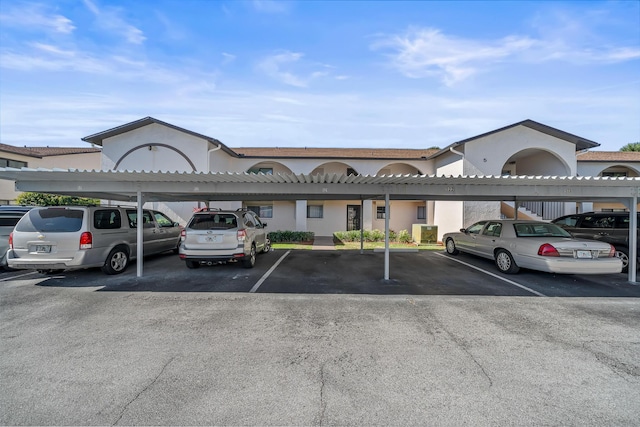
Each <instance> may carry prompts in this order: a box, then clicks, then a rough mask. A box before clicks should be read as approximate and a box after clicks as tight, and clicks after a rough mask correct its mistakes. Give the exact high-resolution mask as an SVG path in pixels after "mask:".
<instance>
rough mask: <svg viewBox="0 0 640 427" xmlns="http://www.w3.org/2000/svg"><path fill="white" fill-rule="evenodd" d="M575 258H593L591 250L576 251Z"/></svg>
mask: <svg viewBox="0 0 640 427" xmlns="http://www.w3.org/2000/svg"><path fill="white" fill-rule="evenodd" d="M576 258H593V256H592V255H591V251H576Z"/></svg>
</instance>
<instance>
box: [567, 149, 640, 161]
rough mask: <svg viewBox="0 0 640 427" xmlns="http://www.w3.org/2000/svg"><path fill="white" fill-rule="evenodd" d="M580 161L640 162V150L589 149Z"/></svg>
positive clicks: (579, 156) (579, 158)
mask: <svg viewBox="0 0 640 427" xmlns="http://www.w3.org/2000/svg"><path fill="white" fill-rule="evenodd" d="M578 161H579V162H640V151H587V152H586V153H584V154H579V155H578Z"/></svg>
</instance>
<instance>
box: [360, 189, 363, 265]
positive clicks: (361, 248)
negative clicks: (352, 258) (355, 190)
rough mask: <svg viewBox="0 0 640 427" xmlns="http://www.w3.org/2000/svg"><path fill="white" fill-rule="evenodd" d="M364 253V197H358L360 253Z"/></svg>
mask: <svg viewBox="0 0 640 427" xmlns="http://www.w3.org/2000/svg"><path fill="white" fill-rule="evenodd" d="M362 254H364V199H360V255H362Z"/></svg>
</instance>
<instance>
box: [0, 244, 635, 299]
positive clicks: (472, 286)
mask: <svg viewBox="0 0 640 427" xmlns="http://www.w3.org/2000/svg"><path fill="white" fill-rule="evenodd" d="M390 263H391V264H390V280H389V281H385V280H383V277H384V254H383V253H380V252H374V251H365V252H364V254H360V252H359V251H332V250H320V251H304V250H297V251H296V250H293V251H283V250H277V251H272V252H269V253H267V254H262V255H259V256H258V261H257V262H256V266H255V268H253V269H244V268H242V267H241V266H240V263H235V264H232V263H229V264H224V265H214V266H203V267H201V268H199V269H195V270H189V269H187V268H186V266H185V264H184V261H181V260H180V259H179V258H178V257H177V256H176V255H161V256H156V257H149V258H146V259H145V263H144V274H143V277H141V278H138V277H136V268H135V262H134V263H133V264H132V265H130V266H129V268H128V269H127V271H126V272H124V273H123V274H120V275H115V276H106V275H104V274H103V273H102V272H101V271H100V269H88V270H78V271H67V272H64V273H62V274H59V275H53V276H51V277H47V276H43V275H39V274H37V273H35V272H28V271H26V270H22V271H16V272H11V273H4V275H2V276H0V279H3V278H4V279H5V280H6V279H10V277H11V276H20V275H23V274H25V272H27V274H31V275H33V277H34V278H35V277H40V278H41V280H44V281H43V282H42V283H41V285H42V286H50V287H78V288H81V287H87V288H99V290H100V291H122V292H125V291H127V292H135V291H145V292H256V293H295V294H372V295H486V296H490V295H493V296H534V297H541V296H547V297H636V298H637V297H640V286H639V285H635V284H631V283H629V282H628V281H627V275H626V274H611V275H594V276H589V275H584V276H579V275H556V274H549V273H541V272H536V271H531V270H523V271H522V272H521V273H520V274H516V275H506V274H501V273H499V272H498V271H497V270H496V268H495V267H494V265H493V263H492V262H491V261H489V260H485V259H481V258H477V257H474V256H471V255H465V254H461V255H458V256H449V255H446V254H445V253H444V251H419V252H402V251H399V252H394V251H392V252H391V254H390ZM26 277H29V276H26Z"/></svg>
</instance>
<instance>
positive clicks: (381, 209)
mask: <svg viewBox="0 0 640 427" xmlns="http://www.w3.org/2000/svg"><path fill="white" fill-rule="evenodd" d="M386 211H387V208H386V206H378V207H376V218H377V219H384V218H385V213H386Z"/></svg>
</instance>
